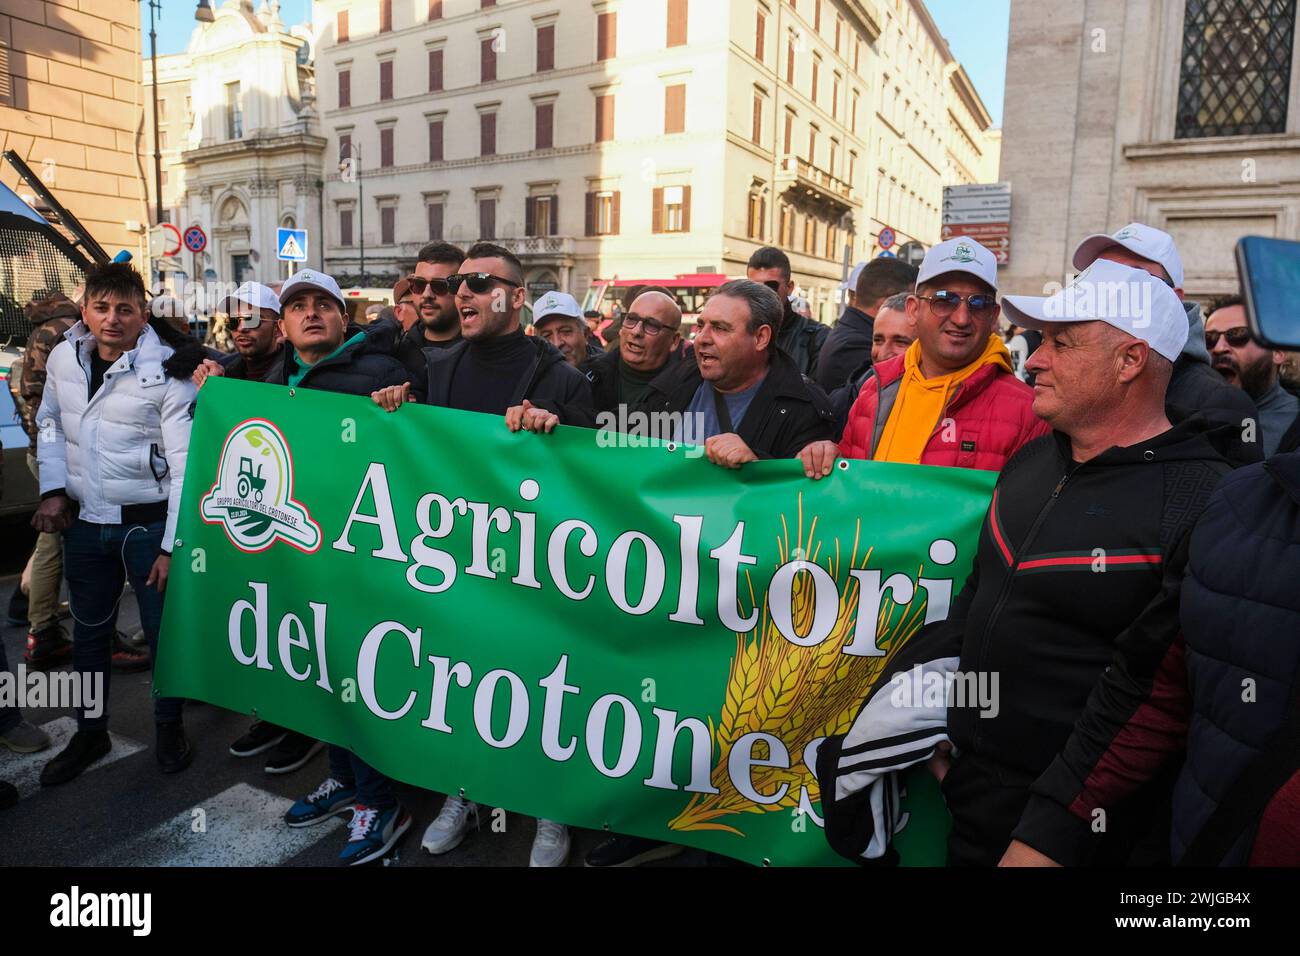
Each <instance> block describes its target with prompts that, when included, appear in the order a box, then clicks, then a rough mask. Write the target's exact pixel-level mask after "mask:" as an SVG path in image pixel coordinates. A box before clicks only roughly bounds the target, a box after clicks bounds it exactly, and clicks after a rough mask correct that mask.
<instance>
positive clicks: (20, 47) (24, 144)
mask: <svg viewBox="0 0 1300 956" xmlns="http://www.w3.org/2000/svg"><path fill="white" fill-rule="evenodd" d="M140 44H141V38H140V9H139V4H138V3H136V2H135V0H59V2H53V0H2V2H0V149H5V150H8V149H12V150H14V151H16V152H17V153H18V155H19V156H20V157H22V159H23V160H25V161H26V163H27V164H28V166H30V167H31V169H32V171H33V172H35V173H36V175H37V176H39V177H40V179H41V181H42V182H44V183H45V185H46V186H48V187H49V188H50V190H51V192H53V193H54V195H55V198H56V199H58V201H59V202H60V203H61V204H62V205H63V206H65V207H66V208H67V209H68V210H69V211H70V212H71V213H72V214H73V215H74V216H76V217H77V218H78V219H79V220H80V221H81V224H82V225H83V226H84V227H85V228H86V230H87V231H88V232H89V233H90V234H91V236H93V237H94V238H95V240H96V241H98V242H99V244H100V245H102V246H103V247H104V249H105V250H106V251H107V252H108V253H109V255H113V254H115V253H116V252H117V251H118V250H120V249H126V250H129V251H130V252H131V253H132V254H133V255H134V256H135V257H136V258H137V259H141V258H143V256H144V254H145V252H146V248H145V239H144V236H145V233H144V230H143V225H144V224H147V223H148V222H149V221H151V216H150V214H149V210H148V206H147V204H146V202H145V177H146V175H147V174H148V173H149V172H150V171H151V169H152V164H151V163H150V162H149V161H147V159H146V153H145V151H144V150H143V148H142V143H141V139H140V117H141V115H142V109H143V94H142V90H141V85H140V59H141V46H140ZM0 181H3V182H4V183H5V185H7V186H9V187H10V188H12V189H14V190H15V191H16V192H18V194H19V195H21V196H23V197H24V198H26V199H28V200H29V201H34V198H35V197H33V196H32V195H31V191H30V190H28V189H27V188H25V187H24V186H22V185H21V183H20V181H19V178H18V175H17V174H16V173H15V172H14V170H13V169H12V168H11V167H10V166H9V165H8V164H3V168H0Z"/></svg>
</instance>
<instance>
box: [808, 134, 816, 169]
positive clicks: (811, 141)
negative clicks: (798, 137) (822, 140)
mask: <svg viewBox="0 0 1300 956" xmlns="http://www.w3.org/2000/svg"><path fill="white" fill-rule="evenodd" d="M808 162H809V163H810V164H812V165H813V166H816V165H817V127H815V126H809V127H808Z"/></svg>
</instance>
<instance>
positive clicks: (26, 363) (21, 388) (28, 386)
mask: <svg viewBox="0 0 1300 956" xmlns="http://www.w3.org/2000/svg"><path fill="white" fill-rule="evenodd" d="M25 311H26V313H27V318H28V320H29V321H30V322H31V323H32V325H33V326H34V328H33V329H32V333H31V335H30V336H28V338H27V351H26V352H25V353H24V355H23V370H22V374H21V375H20V376H19V379H18V396H17V397H18V408H19V411H20V412H21V413H22V416H23V430H24V431H26V432H27V435H28V437H29V438H30V439H31V445H30V448H31V453H32V455H35V454H36V424H35V422H36V412H37V410H38V409H39V408H40V407H41V397H42V395H43V394H44V392H45V363H46V362H48V361H49V358H50V352H51V351H52V350H53V349H54V346H56V345H58V344H59V343H60V342H61V341H63V333H64V332H66V331H68V329H70V328H72V327H73V326H74V325H76V324H77V322H78V320H79V319H80V318H81V315H80V313H79V312H78V311H77V307H76V305H75V304H73V303H72V302H71V301H70V300H68V299H66V298H64V297H63V296H61V295H54V296H50V297H49V298H47V299H37V300H34V301H32V302H31V303H29V304H28V306H27V308H26V310H25Z"/></svg>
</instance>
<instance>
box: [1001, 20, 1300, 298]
mask: <svg viewBox="0 0 1300 956" xmlns="http://www.w3.org/2000/svg"><path fill="white" fill-rule="evenodd" d="M1296 27H1297V24H1296V3H1295V2H1294V0H1282V2H1276V3H1254V2H1246V3H1235V4H1218V5H1216V4H1203V3H1188V2H1185V0H1086V2H1078V0H1013V3H1012V13H1011V38H1010V46H1009V50H1008V56H1007V84H1006V104H1005V123H1004V132H1005V141H1006V142H1005V146H1006V148H1005V150H1004V152H1003V159H1002V167H1001V176H1000V178H1001V179H1005V180H1008V181H1010V183H1011V188H1012V227H1011V228H1012V236H1011V261H1010V264H1009V266H1007V267H1006V268H1005V269H1004V270H1003V280H1002V281H1003V285H1004V288H1005V291H1008V292H1021V293H1030V294H1040V293H1041V292H1042V290H1043V287H1044V285H1045V284H1047V283H1050V282H1061V281H1063V280H1064V279H1065V278H1066V277H1067V275H1068V274H1069V273H1070V272H1071V271H1072V270H1071V265H1070V262H1069V257H1070V255H1071V253H1072V252H1073V249H1074V247H1075V245H1076V244H1077V243H1078V241H1079V240H1080V239H1082V238H1083V237H1084V236H1086V235H1088V234H1090V233H1094V232H1112V231H1114V230H1115V229H1118V228H1119V227H1121V226H1123V225H1124V224H1125V223H1127V222H1130V221H1133V220H1138V221H1142V222H1146V223H1149V224H1150V225H1153V226H1157V227H1159V228H1161V229H1165V230H1167V231H1168V232H1170V233H1171V234H1172V235H1173V236H1174V238H1175V240H1176V241H1177V243H1178V247H1179V250H1180V252H1181V254H1182V257H1183V262H1184V266H1185V269H1186V279H1185V287H1186V292H1187V295H1188V296H1189V297H1206V296H1212V295H1217V294H1221V293H1225V292H1229V291H1233V290H1235V289H1236V287H1237V277H1236V270H1235V265H1234V258H1233V247H1234V245H1235V243H1236V241H1237V239H1238V238H1240V237H1241V236H1243V235H1247V234H1260V235H1267V236H1279V237H1285V238H1291V239H1295V238H1300V185H1297V184H1300V69H1297V67H1298V66H1300V64H1298V63H1297V62H1296V56H1297V49H1296V43H1295V34H1296Z"/></svg>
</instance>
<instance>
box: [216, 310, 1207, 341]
mask: <svg viewBox="0 0 1300 956" xmlns="http://www.w3.org/2000/svg"><path fill="white" fill-rule="evenodd" d="M267 321H275V320H274V319H263V318H262V314H261V313H260V312H259V313H257V314H256V315H232V316H230V317H229V318H227V319H226V331H227V332H235V331H237V330H239V329H243V330H244V331H245V332H255V331H257V330H258V329H259V328H261V327H262V323H263V322H267ZM1229 341H1231V339H1229Z"/></svg>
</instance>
